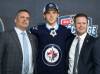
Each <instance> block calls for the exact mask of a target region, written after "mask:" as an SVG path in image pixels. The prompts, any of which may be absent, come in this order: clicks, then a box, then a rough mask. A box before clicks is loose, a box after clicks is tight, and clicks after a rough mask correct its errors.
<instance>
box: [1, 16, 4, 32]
mask: <svg viewBox="0 0 100 74" xmlns="http://www.w3.org/2000/svg"><path fill="white" fill-rule="evenodd" d="M3 31H4V24H3V22H2V19H1V18H0V32H3Z"/></svg>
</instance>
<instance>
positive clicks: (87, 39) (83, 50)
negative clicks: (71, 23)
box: [80, 34, 90, 57]
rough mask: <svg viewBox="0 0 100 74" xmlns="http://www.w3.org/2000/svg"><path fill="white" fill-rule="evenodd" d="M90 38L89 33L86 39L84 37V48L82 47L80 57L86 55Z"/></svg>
mask: <svg viewBox="0 0 100 74" xmlns="http://www.w3.org/2000/svg"><path fill="white" fill-rule="evenodd" d="M89 40H90V36H89V34H87V35H86V37H85V39H84V42H83V45H82V48H81V52H80V57H81V56H82V55H84V52H85V51H86V50H87V46H88V42H89Z"/></svg>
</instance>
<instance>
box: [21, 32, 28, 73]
mask: <svg viewBox="0 0 100 74" xmlns="http://www.w3.org/2000/svg"><path fill="white" fill-rule="evenodd" d="M22 36H23V71H22V74H28V71H29V50H28V43H27V40H26V33H25V32H23V33H22Z"/></svg>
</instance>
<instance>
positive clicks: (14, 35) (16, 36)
mask: <svg viewBox="0 0 100 74" xmlns="http://www.w3.org/2000/svg"><path fill="white" fill-rule="evenodd" d="M11 35H12V38H13V39H14V41H15V44H16V46H17V47H18V48H19V52H20V53H21V54H22V48H21V44H20V41H19V39H18V35H17V33H16V31H15V30H14V29H13V30H12V32H11Z"/></svg>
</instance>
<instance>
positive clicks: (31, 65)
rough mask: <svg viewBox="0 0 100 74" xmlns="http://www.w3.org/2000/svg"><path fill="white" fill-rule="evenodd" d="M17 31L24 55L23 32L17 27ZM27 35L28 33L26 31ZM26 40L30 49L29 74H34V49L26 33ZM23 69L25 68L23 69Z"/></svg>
mask: <svg viewBox="0 0 100 74" xmlns="http://www.w3.org/2000/svg"><path fill="white" fill-rule="evenodd" d="M15 31H16V33H17V35H18V39H19V41H20V44H21V48H22V54H23V50H24V49H23V36H22V34H21V33H22V32H23V31H22V30H20V29H19V28H17V27H15ZM24 32H25V33H26V31H24ZM26 40H27V42H28V48H29V74H32V73H33V64H32V47H31V43H30V40H29V38H28V35H27V33H26ZM22 68H23V67H22Z"/></svg>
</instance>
